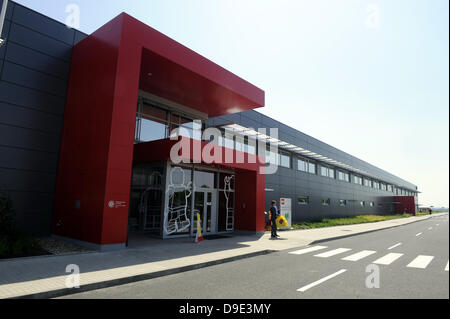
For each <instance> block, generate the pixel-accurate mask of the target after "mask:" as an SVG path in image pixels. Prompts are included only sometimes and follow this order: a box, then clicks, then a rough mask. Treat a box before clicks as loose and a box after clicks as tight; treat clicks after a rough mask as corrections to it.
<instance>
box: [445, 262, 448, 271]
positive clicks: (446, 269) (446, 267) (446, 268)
mask: <svg viewBox="0 0 450 319" xmlns="http://www.w3.org/2000/svg"><path fill="white" fill-rule="evenodd" d="M445 271H448V261H447V266H445Z"/></svg>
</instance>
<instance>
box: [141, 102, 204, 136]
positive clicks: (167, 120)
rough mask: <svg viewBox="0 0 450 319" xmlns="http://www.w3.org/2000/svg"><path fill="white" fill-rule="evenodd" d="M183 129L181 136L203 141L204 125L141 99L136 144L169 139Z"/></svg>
mask: <svg viewBox="0 0 450 319" xmlns="http://www.w3.org/2000/svg"><path fill="white" fill-rule="evenodd" d="M177 128H181V129H182V130H180V132H179V134H180V136H185V137H190V138H194V139H201V133H199V134H197V133H196V134H195V135H194V130H195V132H197V131H198V132H201V129H202V123H201V121H199V122H194V120H192V119H189V118H186V117H182V116H180V115H177V114H175V113H172V112H170V111H169V110H166V109H164V108H163V107H160V106H156V105H154V103H153V102H150V101H148V100H144V99H142V98H139V104H138V108H137V112H136V128H135V143H141V142H150V141H156V140H161V139H166V138H169V137H171V136H173V135H175V134H172V131H173V130H174V129H177Z"/></svg>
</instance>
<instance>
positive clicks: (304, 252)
mask: <svg viewBox="0 0 450 319" xmlns="http://www.w3.org/2000/svg"><path fill="white" fill-rule="evenodd" d="M325 248H328V247H327V246H314V247H309V248H304V249H300V250H296V251H291V252H290V254H293V255H303V254H306V253H310V252H313V251H317V250H321V249H325Z"/></svg>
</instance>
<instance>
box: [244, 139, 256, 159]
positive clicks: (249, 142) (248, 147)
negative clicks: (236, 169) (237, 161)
mask: <svg viewBox="0 0 450 319" xmlns="http://www.w3.org/2000/svg"><path fill="white" fill-rule="evenodd" d="M244 144H245V145H244V152H246V153H249V154H253V155H255V154H256V140H255V139H254V138H251V137H248V136H246V137H245V142H244Z"/></svg>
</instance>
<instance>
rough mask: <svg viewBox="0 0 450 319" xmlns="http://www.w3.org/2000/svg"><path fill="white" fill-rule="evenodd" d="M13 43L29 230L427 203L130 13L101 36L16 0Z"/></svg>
mask: <svg viewBox="0 0 450 319" xmlns="http://www.w3.org/2000/svg"><path fill="white" fill-rule="evenodd" d="M2 3H3V0H0V4H2ZM1 38H2V39H4V40H5V42H4V44H3V45H2V46H1V48H0V185H1V187H3V189H4V190H5V191H6V192H7V193H8V194H9V195H10V196H11V198H12V200H13V203H14V207H15V210H16V213H17V223H18V225H19V226H20V227H21V228H22V229H23V230H25V231H27V232H29V233H32V234H36V235H49V234H52V235H54V236H59V237H63V238H68V239H71V240H75V241H77V242H79V243H81V244H85V245H90V246H92V247H96V248H100V249H116V248H121V247H124V246H125V243H126V241H127V237H128V234H129V232H131V231H137V232H139V231H142V232H146V233H148V234H156V235H157V236H161V237H162V238H171V237H179V236H194V235H195V232H196V229H197V228H196V227H194V226H195V225H197V224H198V223H200V224H201V226H202V228H203V231H204V233H205V234H206V235H209V234H222V233H233V232H237V231H250V232H261V231H263V230H264V226H265V221H264V219H265V216H264V211H265V210H267V208H268V207H269V205H270V202H271V200H273V199H275V200H278V201H280V199H282V198H286V199H290V200H291V213H292V221H293V222H296V221H304V220H314V219H320V218H324V217H333V216H349V215H358V214H371V213H377V214H391V213H394V212H397V213H403V212H405V211H406V212H409V213H413V212H415V210H416V205H417V195H418V189H417V187H416V186H415V185H413V184H411V183H409V182H407V181H405V180H402V179H401V178H398V177H396V176H394V175H392V174H390V173H388V172H386V171H383V170H381V169H379V168H377V167H374V166H372V165H370V164H369V163H366V162H364V161H362V160H359V159H358V158H356V157H353V156H351V155H349V154H347V153H345V152H342V151H340V150H338V149H336V148H334V147H332V146H330V145H327V144H326V143H323V142H321V141H319V140H317V139H314V138H313V137H310V136H308V135H306V134H304V133H302V132H299V131H297V130H296V129H294V128H291V127H288V126H286V125H284V124H282V123H280V122H277V121H276V120H274V119H271V118H269V117H267V116H265V115H263V114H261V113H258V112H257V111H255V109H257V108H261V107H264V100H265V92H264V91H262V90H261V89H259V88H257V87H255V86H254V85H252V84H251V83H248V82H247V81H245V80H243V79H241V78H240V77H238V76H236V75H234V74H232V73H231V72H229V71H227V70H225V69H223V68H222V67H220V66H218V65H217V64H215V63H213V62H211V61H210V60H208V59H206V58H204V57H202V56H200V55H199V54H197V53H195V52H193V51H192V50H190V49H188V48H186V47H184V46H183V45H181V44H179V43H177V42H176V41H174V40H172V39H170V38H168V37H167V36H165V35H163V34H161V33H159V32H158V31H156V30H154V29H152V28H151V27H149V26H147V25H145V24H144V23H142V22H140V21H138V20H136V19H134V18H133V17H131V16H129V15H127V14H125V13H122V14H120V15H119V16H117V17H116V18H114V19H113V20H111V21H110V22H108V23H106V24H105V25H104V26H103V27H101V28H100V29H98V30H97V31H96V32H94V33H93V34H91V35H89V36H88V35H86V34H83V33H82V32H79V31H77V30H74V29H70V28H68V27H67V26H65V25H64V24H62V23H60V22H57V21H55V20H52V19H50V18H48V17H46V16H44V15H42V14H40V13H37V12H35V11H32V10H30V9H28V8H26V7H24V6H22V5H19V4H17V3H15V2H12V1H10V2H9V3H8V7H7V12H6V18H5V22H4V27H3V33H2V34H1ZM266 89H267V90H268V91H270V88H266ZM176 128H184V129H185V132H187V134H186V133H185V134H184V135H183V134H181V135H182V136H180V137H179V138H178V139H173V138H172V139H171V136H173V134H174V133H173V129H176ZM208 128H209V129H211V128H216V129H219V130H220V131H222V132H224V131H225V130H227V131H231V132H233V133H234V134H235V136H234V138H233V139H226V138H220V139H218V140H217V141H216V143H215V144H211V143H209V142H208V141H209V140H202V138H201V136H196V135H195V134H196V132H198V131H199V130H201V132H203V130H205V129H208ZM263 128H266V129H267V132H269V129H270V128H277V129H278V136H277V137H276V138H274V137H273V136H271V135H270V134H269V133H267V135H264V134H261V132H260V131H259V129H263ZM188 137H189V138H188ZM271 143H272V144H271ZM274 144H276V145H277V146H278V151H276V153H274V152H271V151H270V148H269V146H270V145H274ZM180 145H181V146H183V147H185V148H186V149H190V150H191V152H187V153H185V152H182V153H180V152H177V153H176V155H181V157H180V159H182V160H183V161H182V162H181V163H178V162H176V161H174V158H173V154H174V153H173V152H172V151H173V150H174V149H175V147H176V146H180ZM211 145H213V147H212V146H211ZM261 147H263V148H264V150H263V151H264V152H260V150H261ZM211 150H213V152H211ZM199 154H214V160H212V161H211V160H209V159H206V158H204V157H203V156H199ZM261 154H263V156H260V155H261ZM227 156H231V158H232V160H230V161H226V160H223V159H224V158H227ZM220 159H222V160H220ZM238 159H239V160H238ZM266 162H269V163H270V164H272V165H276V166H277V170H276V172H275V173H274V174H265V173H267V170H266V166H267V164H266Z"/></svg>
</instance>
